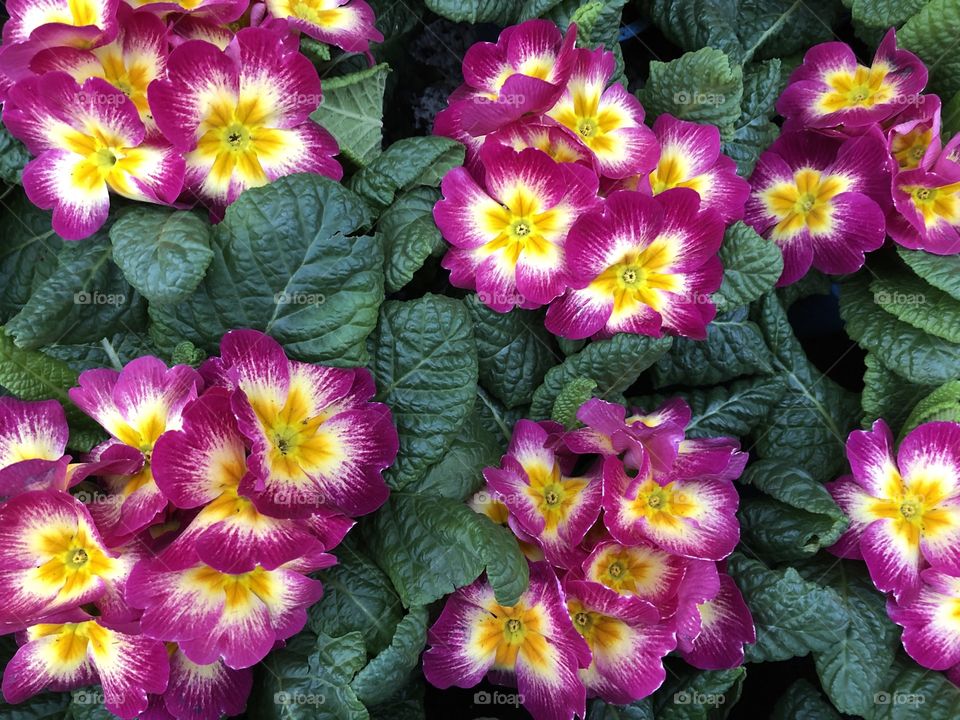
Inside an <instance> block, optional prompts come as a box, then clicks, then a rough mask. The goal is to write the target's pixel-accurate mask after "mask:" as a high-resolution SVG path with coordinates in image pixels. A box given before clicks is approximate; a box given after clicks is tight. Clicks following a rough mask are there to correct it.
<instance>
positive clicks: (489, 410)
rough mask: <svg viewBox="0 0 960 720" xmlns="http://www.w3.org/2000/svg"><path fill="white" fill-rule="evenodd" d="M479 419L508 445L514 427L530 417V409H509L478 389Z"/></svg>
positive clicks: (489, 430)
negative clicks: (521, 420) (519, 421)
mask: <svg viewBox="0 0 960 720" xmlns="http://www.w3.org/2000/svg"><path fill="white" fill-rule="evenodd" d="M477 401H478V402H477V405H476V408H477V417H479V418H480V422H481V423H482V424H483V427H484V428H486V430H487V431H488V432H490V433H491V434H492V435H495V436H497V437H500V438H503V443H504V444H506V443H507V442H508V441H509V440H510V435H511V433H512V432H513V426H514V425H515V424H516V422H517V420H520V419H522V418H525V417H528V416H529V415H530V408H528V407H518V408H508V407H505V406H504V405H503V403H501V402H500V401H499V400H497V399H496V398H495V397H491V396H490V395H489V394H488V393H487V391H486V390H484V389H483V388H482V387H478V388H477Z"/></svg>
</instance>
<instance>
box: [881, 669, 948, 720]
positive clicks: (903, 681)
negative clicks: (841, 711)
mask: <svg viewBox="0 0 960 720" xmlns="http://www.w3.org/2000/svg"><path fill="white" fill-rule="evenodd" d="M873 700H874V702H873V704H872V705H871V706H870V711H869V712H867V713H866V714H865V715H864V717H865V718H866V720H920V719H921V718H922V720H956V718H958V717H960V688H957V686H956V685H954V684H953V683H952V682H950V681H949V680H947V678H946V676H945V675H943V674H942V673H938V672H932V671H930V670H928V669H927V668H924V667H920V666H919V665H918V664H917V663H915V662H914V661H913V660H911V659H910V658H908V657H905V656H900V657H898V658H897V659H896V661H895V662H894V664H893V666H892V667H891V668H890V672H889V673H887V677H886V678H885V680H884V682H883V688H882V689H881V690H880V691H879V692H878V693H876V694H875V695H874V697H873Z"/></svg>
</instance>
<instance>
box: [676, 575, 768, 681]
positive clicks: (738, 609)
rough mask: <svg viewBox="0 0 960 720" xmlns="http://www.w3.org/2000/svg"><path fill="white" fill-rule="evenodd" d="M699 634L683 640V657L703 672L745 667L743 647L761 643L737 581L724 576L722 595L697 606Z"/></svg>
mask: <svg viewBox="0 0 960 720" xmlns="http://www.w3.org/2000/svg"><path fill="white" fill-rule="evenodd" d="M697 613H698V614H699V616H700V623H699V632H698V633H697V634H696V636H695V637H693V638H692V639H691V638H689V637H684V636H683V635H682V634H681V635H680V636H679V649H680V655H681V657H683V659H684V660H685V661H686V662H687V663H689V664H690V665H693V666H694V667H696V668H700V669H701V670H723V669H726V668H734V667H738V666H740V665H742V664H743V646H744V645H745V644H751V643H754V642H756V641H757V634H756V629H755V628H754V626H753V617H752V615H751V614H750V609H749V608H748V607H747V604H746V602H744V600H743V595H742V594H741V593H740V589H739V588H738V587H737V585H736V583H734V582H733V579H732V578H731V577H730V576H729V575H727V574H725V573H721V575H720V591H719V592H718V593H717V594H716V596H715V597H713V598H712V599H710V600H706V601H705V602H702V603H699V604H698V605H697Z"/></svg>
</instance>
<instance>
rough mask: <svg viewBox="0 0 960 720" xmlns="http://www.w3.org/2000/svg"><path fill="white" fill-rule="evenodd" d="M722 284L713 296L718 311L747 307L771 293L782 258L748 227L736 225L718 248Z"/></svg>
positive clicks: (777, 248) (728, 231) (728, 230)
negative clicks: (721, 267) (721, 268)
mask: <svg viewBox="0 0 960 720" xmlns="http://www.w3.org/2000/svg"><path fill="white" fill-rule="evenodd" d="M720 261H721V262H722V263H723V284H722V285H721V286H720V290H718V291H717V293H716V294H715V295H714V296H713V301H714V302H715V303H716V305H717V311H718V312H721V313H723V312H727V311H728V310H732V309H733V308H735V307H739V306H741V305H748V304H749V303H752V302H753V301H754V300H756V299H757V298H759V297H760V296H761V295H763V294H764V293H767V292H770V290H772V289H773V286H774V285H775V284H776V282H777V280H778V279H779V278H780V273H781V272H782V271H783V255H782V254H781V253H780V248H779V247H777V245H776V244H775V243H772V242H770V241H769V240H765V239H763V238H762V237H760V236H759V235H757V233H756V232H755V231H754V229H753V228H751V227H750V226H749V225H744V224H743V223H742V222H739V221H738V222H737V223H735V224H734V225H731V226H730V227H729V228H727V232H726V235H725V236H724V238H723V245H722V246H721V247H720Z"/></svg>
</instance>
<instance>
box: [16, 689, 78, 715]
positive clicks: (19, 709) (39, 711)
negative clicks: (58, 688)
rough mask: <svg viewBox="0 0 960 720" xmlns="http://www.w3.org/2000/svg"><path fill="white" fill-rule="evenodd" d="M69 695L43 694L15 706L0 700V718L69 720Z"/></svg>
mask: <svg viewBox="0 0 960 720" xmlns="http://www.w3.org/2000/svg"><path fill="white" fill-rule="evenodd" d="M70 704H71V703H70V693H63V692H61V693H53V692H44V693H41V694H39V695H34V696H33V697H32V698H30V699H29V700H24V701H23V702H21V703H17V704H16V705H10V704H8V703H6V702H4V701H3V699H2V698H0V717H2V718H3V719H4V720H64V719H65V718H70V715H68V714H67V713H69V712H70Z"/></svg>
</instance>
